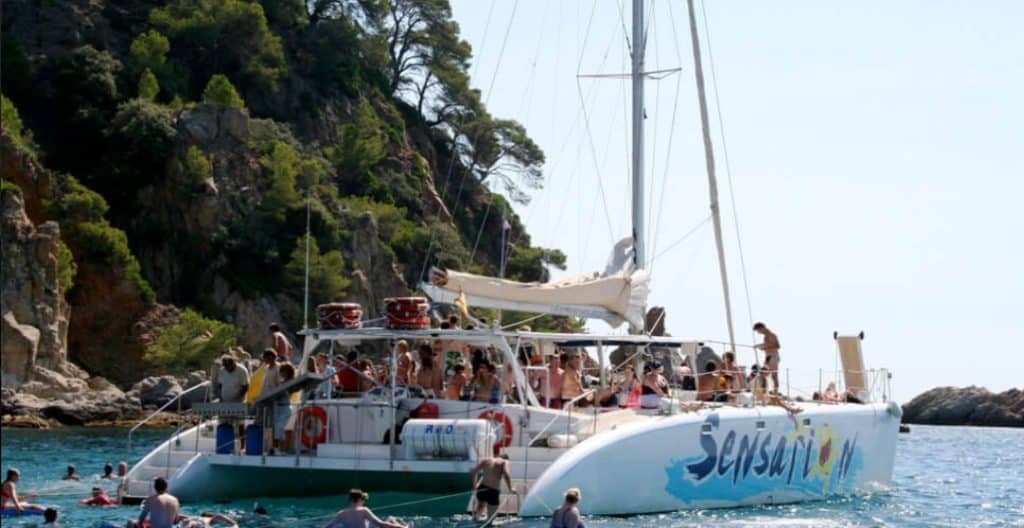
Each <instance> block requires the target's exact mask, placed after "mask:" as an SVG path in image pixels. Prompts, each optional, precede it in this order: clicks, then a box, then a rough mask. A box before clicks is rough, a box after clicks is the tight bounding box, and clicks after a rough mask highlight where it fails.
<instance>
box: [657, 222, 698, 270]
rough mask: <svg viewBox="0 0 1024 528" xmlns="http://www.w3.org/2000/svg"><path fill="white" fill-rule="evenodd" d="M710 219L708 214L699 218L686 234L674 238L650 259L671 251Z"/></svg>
mask: <svg viewBox="0 0 1024 528" xmlns="http://www.w3.org/2000/svg"><path fill="white" fill-rule="evenodd" d="M710 221H711V215H708V216H707V217H706V218H704V219H703V220H701V221H700V222H699V223H698V224H697V225H695V226H693V227H692V228H690V230H689V231H687V232H686V234H684V235H683V236H682V237H680V238H679V239H678V240H676V241H675V242H673V243H671V244H669V245H668V247H667V248H665V249H664V250H662V251H661V253H658V254H657V255H655V256H654V258H653V259H651V261H655V260H658V258H660V257H661V256H662V255H664V254H665V253H668V252H669V251H672V249H674V248H675V247H676V246H678V245H679V244H682V243H683V242H684V241H685V240H686V239H687V238H690V237H691V236H693V235H694V234H695V233H696V232H697V231H699V230H700V228H702V227H704V226H705V225H707V223H708V222H710Z"/></svg>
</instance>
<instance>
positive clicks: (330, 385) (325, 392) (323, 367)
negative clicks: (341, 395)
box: [316, 352, 338, 398]
mask: <svg viewBox="0 0 1024 528" xmlns="http://www.w3.org/2000/svg"><path fill="white" fill-rule="evenodd" d="M316 371H317V373H318V374H320V375H321V376H326V377H327V379H325V380H324V381H323V383H321V384H320V386H319V387H317V396H318V397H320V398H330V397H331V396H332V394H333V393H334V375H335V374H337V373H338V370H337V369H335V368H334V365H333V364H332V363H331V362H330V361H328V358H327V352H320V353H318V354H317V355H316Z"/></svg>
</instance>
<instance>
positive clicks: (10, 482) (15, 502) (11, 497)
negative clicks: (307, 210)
mask: <svg viewBox="0 0 1024 528" xmlns="http://www.w3.org/2000/svg"><path fill="white" fill-rule="evenodd" d="M20 480H21V472H20V471H18V470H17V469H15V468H7V479H5V480H4V482H3V484H2V485H0V509H2V508H7V507H8V506H7V504H8V503H10V505H11V507H13V508H14V511H15V512H16V513H17V514H18V515H21V513H22V512H25V511H43V510H45V509H46V508H44V507H42V506H39V505H36V504H29V503H27V502H21V501H22V500H23V499H33V498H35V497H37V496H38V495H37V494H35V493H26V494H25V495H24V496H23V497H18V490H17V485H18V481H20Z"/></svg>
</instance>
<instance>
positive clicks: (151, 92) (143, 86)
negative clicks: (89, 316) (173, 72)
mask: <svg viewBox="0 0 1024 528" xmlns="http://www.w3.org/2000/svg"><path fill="white" fill-rule="evenodd" d="M138 93H139V99H145V100H146V101H156V96H157V94H159V93H160V83H159V82H158V81H157V80H156V75H153V70H151V69H149V68H146V71H144V72H142V75H141V76H140V77H139V92H138Z"/></svg>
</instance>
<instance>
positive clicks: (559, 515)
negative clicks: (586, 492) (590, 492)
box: [550, 488, 583, 528]
mask: <svg viewBox="0 0 1024 528" xmlns="http://www.w3.org/2000/svg"><path fill="white" fill-rule="evenodd" d="M582 498H583V494H582V493H580V490H579V488H569V489H568V490H566V492H565V502H564V503H563V504H562V505H561V506H560V507H559V508H558V509H557V510H555V511H554V512H552V513H551V524H550V528H583V521H581V520H580V510H579V508H578V507H577V505H578V504H579V503H580V499H582Z"/></svg>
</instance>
